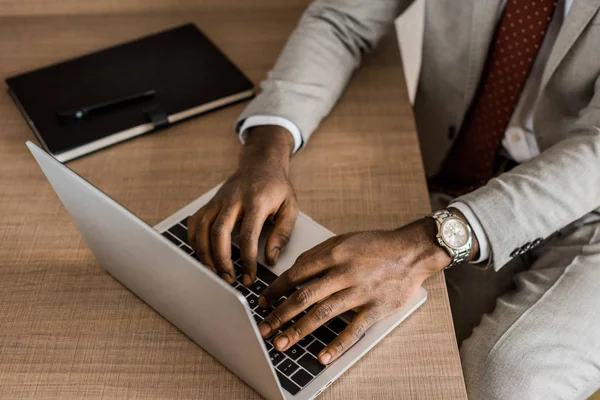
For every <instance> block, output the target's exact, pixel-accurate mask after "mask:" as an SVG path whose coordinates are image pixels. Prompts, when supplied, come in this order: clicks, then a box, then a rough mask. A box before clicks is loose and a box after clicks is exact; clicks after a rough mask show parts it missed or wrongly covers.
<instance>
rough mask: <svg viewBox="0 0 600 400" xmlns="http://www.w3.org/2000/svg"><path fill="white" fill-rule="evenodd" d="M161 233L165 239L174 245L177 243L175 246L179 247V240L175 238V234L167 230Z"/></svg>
mask: <svg viewBox="0 0 600 400" xmlns="http://www.w3.org/2000/svg"><path fill="white" fill-rule="evenodd" d="M162 235H163V236H164V237H166V238H167V239H169V240H170V241H171V242H173V243H174V244H175V245H177V247H179V245H180V244H181V242H180V241H179V240H177V238H175V236H173V235H171V234H170V233H169V231H165V232H163V233H162Z"/></svg>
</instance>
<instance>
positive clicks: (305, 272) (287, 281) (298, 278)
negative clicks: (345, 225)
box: [258, 237, 336, 307]
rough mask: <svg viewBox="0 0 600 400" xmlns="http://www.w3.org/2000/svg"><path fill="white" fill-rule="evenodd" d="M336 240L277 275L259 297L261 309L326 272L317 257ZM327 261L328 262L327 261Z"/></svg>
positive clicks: (301, 258)
mask: <svg viewBox="0 0 600 400" xmlns="http://www.w3.org/2000/svg"><path fill="white" fill-rule="evenodd" d="M335 243H336V238H335V237H334V238H331V239H328V240H326V241H325V242H323V243H321V244H319V245H317V246H316V247H314V248H313V249H310V250H308V251H307V252H305V253H304V254H302V255H300V257H298V259H297V260H296V262H295V263H294V265H292V266H291V267H290V268H289V269H287V270H286V271H285V272H284V273H282V274H281V275H279V277H278V278H277V279H275V280H274V281H273V282H272V283H271V284H270V285H269V286H268V287H267V288H266V289H265V290H264V291H263V292H262V293H261V295H260V297H259V299H258V302H259V304H260V305H261V307H268V305H269V304H275V302H276V301H277V300H278V299H279V298H280V297H281V296H285V295H286V294H288V293H289V292H290V291H292V290H293V289H294V288H296V286H298V285H300V284H301V283H303V282H305V281H307V280H309V279H312V278H314V277H316V276H318V275H319V274H321V273H322V272H323V271H325V270H326V268H327V267H329V266H331V265H328V263H327V262H326V260H325V258H326V257H319V254H321V252H323V253H324V252H325V251H326V250H327V249H328V248H329V247H332V246H334V245H335ZM327 261H329V260H327Z"/></svg>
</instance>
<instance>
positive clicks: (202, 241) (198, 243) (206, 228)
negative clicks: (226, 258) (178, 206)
mask: <svg viewBox="0 0 600 400" xmlns="http://www.w3.org/2000/svg"><path fill="white" fill-rule="evenodd" d="M218 214H219V208H216V207H215V208H213V207H206V208H202V209H201V210H200V211H198V213H197V214H196V215H195V217H196V218H195V223H196V225H195V226H194V228H193V230H194V231H195V232H196V234H195V238H194V242H193V243H194V244H195V251H196V254H198V259H199V260H200V262H201V263H202V264H204V265H205V266H206V267H208V268H209V269H210V270H211V271H213V272H214V273H216V272H217V269H216V268H215V265H214V263H213V259H212V250H211V246H210V229H211V226H212V224H213V222H214V220H215V218H217V215H218ZM188 230H189V228H188ZM190 243H192V242H190Z"/></svg>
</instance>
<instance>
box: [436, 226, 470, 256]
mask: <svg viewBox="0 0 600 400" xmlns="http://www.w3.org/2000/svg"><path fill="white" fill-rule="evenodd" d="M442 237H443V239H444V241H445V242H446V243H447V244H448V245H449V246H450V247H454V248H457V249H458V248H461V247H463V246H465V245H466V244H467V243H468V242H469V232H468V231H467V227H466V226H465V224H464V223H463V222H462V221H460V220H457V219H451V220H448V221H446V222H444V224H443V225H442Z"/></svg>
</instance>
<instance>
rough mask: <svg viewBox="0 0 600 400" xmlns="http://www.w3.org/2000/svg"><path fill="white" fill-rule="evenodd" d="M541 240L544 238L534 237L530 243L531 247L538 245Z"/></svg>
mask: <svg viewBox="0 0 600 400" xmlns="http://www.w3.org/2000/svg"><path fill="white" fill-rule="evenodd" d="M543 241H544V239H542V238H537V239H535V240H534V241H533V243H531V247H532V248H533V247H535V246H538V245H539V244H540V243H542V242H543Z"/></svg>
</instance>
